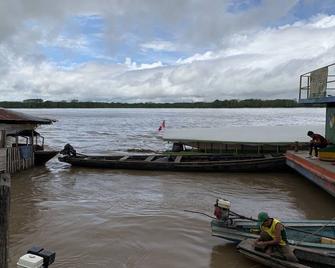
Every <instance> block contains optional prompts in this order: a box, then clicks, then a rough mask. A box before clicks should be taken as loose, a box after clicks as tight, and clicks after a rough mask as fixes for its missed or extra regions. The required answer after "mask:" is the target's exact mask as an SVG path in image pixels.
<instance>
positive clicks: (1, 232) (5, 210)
mask: <svg viewBox="0 0 335 268" xmlns="http://www.w3.org/2000/svg"><path fill="white" fill-rule="evenodd" d="M9 202H10V175H9V174H8V173H0V267H1V268H7V267H8V263H7V259H8V247H7V243H8V221H9Z"/></svg>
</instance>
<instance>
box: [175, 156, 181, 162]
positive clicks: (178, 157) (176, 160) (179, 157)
mask: <svg viewBox="0 0 335 268" xmlns="http://www.w3.org/2000/svg"><path fill="white" fill-rule="evenodd" d="M181 158H182V156H181V155H178V156H177V157H176V159H175V160H174V162H175V163H180V161H181Z"/></svg>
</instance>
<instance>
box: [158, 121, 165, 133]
mask: <svg viewBox="0 0 335 268" xmlns="http://www.w3.org/2000/svg"><path fill="white" fill-rule="evenodd" d="M163 128H165V120H163V121H162V123H161V124H160V126H159V128H158V131H161V130H163Z"/></svg>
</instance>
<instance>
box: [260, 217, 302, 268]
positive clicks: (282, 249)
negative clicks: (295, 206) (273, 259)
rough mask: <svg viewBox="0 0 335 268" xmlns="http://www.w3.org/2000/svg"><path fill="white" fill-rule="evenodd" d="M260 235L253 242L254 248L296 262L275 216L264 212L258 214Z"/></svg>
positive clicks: (284, 233)
mask: <svg viewBox="0 0 335 268" xmlns="http://www.w3.org/2000/svg"><path fill="white" fill-rule="evenodd" d="M258 224H259V226H260V231H261V233H260V237H259V238H258V239H257V240H256V242H255V249H259V250H262V251H264V252H265V253H266V254H269V255H278V254H279V255H280V256H281V257H283V258H284V259H286V260H287V261H291V262H298V259H297V258H296V257H295V255H294V253H293V251H292V249H291V248H290V246H289V245H288V242H287V236H286V231H285V228H284V225H283V224H282V223H281V222H280V221H279V220H277V219H275V218H270V217H269V215H268V214H267V213H266V212H260V213H259V214H258Z"/></svg>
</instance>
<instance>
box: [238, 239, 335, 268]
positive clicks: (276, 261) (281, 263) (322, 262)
mask: <svg viewBox="0 0 335 268" xmlns="http://www.w3.org/2000/svg"><path fill="white" fill-rule="evenodd" d="M254 242H255V240H254V239H246V240H243V241H242V242H241V243H239V244H238V245H237V249H238V251H239V252H240V253H242V254H243V255H245V256H246V257H248V258H250V259H252V260H254V261H256V262H259V263H261V264H263V265H266V266H268V267H277V268H284V267H291V268H306V267H335V255H333V254H332V253H328V252H327V251H320V250H313V249H308V248H304V247H297V246H291V250H292V251H293V252H294V254H295V256H296V257H297V259H298V261H299V263H294V262H290V261H287V260H283V259H280V258H277V257H274V256H271V255H268V254H265V253H263V252H261V251H257V250H255V248H254Z"/></svg>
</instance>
